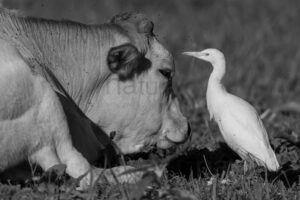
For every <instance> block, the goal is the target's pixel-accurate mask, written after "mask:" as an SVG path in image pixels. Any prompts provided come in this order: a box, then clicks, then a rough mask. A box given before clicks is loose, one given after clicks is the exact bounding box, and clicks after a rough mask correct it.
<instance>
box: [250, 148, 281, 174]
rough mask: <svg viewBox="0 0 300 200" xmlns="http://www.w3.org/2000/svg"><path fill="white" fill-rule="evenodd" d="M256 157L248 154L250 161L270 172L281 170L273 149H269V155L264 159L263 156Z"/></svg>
mask: <svg viewBox="0 0 300 200" xmlns="http://www.w3.org/2000/svg"><path fill="white" fill-rule="evenodd" d="M261 155H262V154H260V156H254V155H253V154H251V153H248V157H249V158H250V160H253V161H255V162H256V164H257V165H259V166H264V167H266V168H267V169H268V170H269V171H272V172H276V171H278V170H279V168H280V165H279V163H278V161H277V158H276V155H275V153H274V151H273V149H272V148H271V147H269V148H268V149H267V153H266V154H265V156H264V157H262V156H261Z"/></svg>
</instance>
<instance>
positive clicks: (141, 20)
mask: <svg viewBox="0 0 300 200" xmlns="http://www.w3.org/2000/svg"><path fill="white" fill-rule="evenodd" d="M111 23H112V24H117V25H118V26H120V27H121V28H122V29H123V31H125V33H126V35H127V36H128V37H129V38H130V40H131V41H132V43H133V44H134V45H135V46H136V47H137V48H138V49H139V50H140V51H141V52H142V53H146V52H147V50H148V48H149V45H150V43H151V40H152V39H153V38H154V34H153V23H152V22H151V21H150V20H149V19H147V18H146V17H145V15H143V14H140V13H135V12H133V13H123V14H119V15H117V16H115V17H113V18H112V20H111Z"/></svg>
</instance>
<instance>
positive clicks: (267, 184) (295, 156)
mask: <svg viewBox="0 0 300 200" xmlns="http://www.w3.org/2000/svg"><path fill="white" fill-rule="evenodd" d="M20 2H21V1H19V2H18V1H17V0H10V1H7V2H6V5H7V6H10V7H19V8H22V9H23V10H26V11H27V13H28V14H30V15H34V16H42V17H47V18H56V19H62V18H67V19H72V20H76V21H81V22H86V23H102V22H105V21H107V20H108V19H109V18H111V17H112V16H113V15H115V14H117V13H119V12H124V11H141V12H143V13H145V14H147V15H148V16H149V18H151V19H152V20H153V21H154V23H155V32H156V34H157V35H158V37H159V39H160V40H161V41H162V43H163V44H165V46H167V47H168V48H169V49H170V51H171V52H172V53H173V55H174V57H175V59H176V67H177V75H176V79H175V84H176V88H177V91H178V95H179V97H180V99H181V103H182V106H183V110H184V112H185V113H186V115H187V116H188V117H189V120H190V122H191V124H192V130H193V139H192V145H190V146H189V148H188V151H187V152H185V153H184V154H183V155H181V156H180V157H179V158H177V159H176V160H174V161H173V162H171V164H170V165H169V167H168V168H167V171H166V172H165V174H164V176H163V178H162V180H160V181H153V180H152V179H153V178H154V177H153V176H151V175H149V176H148V177H146V178H145V179H143V180H142V182H141V183H140V184H138V185H124V186H118V187H115V186H108V185H100V186H98V187H97V188H96V189H93V190H91V191H89V192H87V193H80V192H77V191H75V190H74V189H73V188H72V184H71V183H70V184H68V183H64V181H63V183H61V181H59V182H60V183H61V184H55V181H54V182H51V183H50V182H49V183H48V182H47V181H46V182H43V183H31V184H30V185H29V186H28V187H22V188H20V186H18V185H17V186H16V185H7V184H6V185H1V186H0V199H2V198H4V197H6V198H8V197H15V198H23V199H26V197H27V198H35V199H42V198H48V199H70V198H78V199H87V198H96V199H130V198H131V199H134V198H136V199H138V198H140V197H141V195H142V196H143V197H142V198H143V199H250V200H258V199H300V186H299V174H300V159H299V155H300V154H299V153H300V148H299V147H300V140H299V136H300V123H299V119H300V114H298V113H297V112H294V111H293V110H295V109H292V111H288V110H286V109H283V111H282V108H284V107H282V106H283V105H285V104H287V103H289V102H294V101H296V102H297V101H298V102H300V82H299V80H300V78H299V77H300V69H299V65H300V45H299V41H300V22H299V18H300V2H298V1H297V0H287V1H282V0H264V1H260V0H244V1H240V0H223V1H217V0H186V1H182V0H173V1H159V0H155V1H150V0H148V1H140V0H131V1H122V0H118V1H110V0H105V1H96V0H94V1H92V0H91V1H85V2H84V3H82V1H80V0H73V1H71V0H68V1H67V0H66V1H59V0H53V1H47V0H40V1H33V0H26V1H22V2H21V3H20ZM80 2H81V3H80ZM207 47H215V48H219V49H221V50H222V51H223V52H224V53H225V55H226V57H227V66H228V67H227V74H226V77H225V82H224V83H225V84H226V87H227V89H228V90H229V91H230V92H232V93H234V94H236V95H238V96H240V97H242V98H244V99H247V100H248V101H249V102H250V103H251V104H252V105H254V106H255V107H256V109H257V110H258V111H259V112H260V113H265V114H266V115H265V117H264V124H265V126H266V128H267V130H268V133H269V135H270V138H271V143H272V145H273V147H274V149H275V151H276V154H277V157H278V160H279V162H280V164H281V165H282V166H283V170H282V171H281V172H279V173H277V174H265V172H264V171H263V170H261V169H257V170H255V171H253V172H250V173H248V174H246V175H244V174H243V172H242V164H241V163H237V162H236V161H235V160H236V159H237V158H238V157H237V156H236V155H235V154H234V153H233V152H231V151H230V150H229V149H228V148H227V147H226V146H225V145H223V144H222V141H223V140H222V137H221V136H220V134H219V131H218V128H217V127H216V125H215V124H214V123H211V122H209V120H208V113H207V110H206V107H205V90H206V84H207V79H208V76H209V73H210V71H211V68H210V67H209V65H208V64H206V63H203V62H201V61H198V60H195V59H191V58H188V57H184V56H182V55H181V54H180V53H181V52H182V51H185V50H201V49H204V48H207ZM212 177H213V178H212ZM150 183H151V184H150Z"/></svg>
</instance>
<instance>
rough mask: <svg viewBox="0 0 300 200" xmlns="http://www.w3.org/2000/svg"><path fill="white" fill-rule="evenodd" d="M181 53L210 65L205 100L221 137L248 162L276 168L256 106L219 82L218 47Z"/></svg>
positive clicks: (221, 70) (221, 73) (222, 68)
mask: <svg viewBox="0 0 300 200" xmlns="http://www.w3.org/2000/svg"><path fill="white" fill-rule="evenodd" d="M183 54H185V55H189V56H194V57H196V58H199V59H202V60H205V61H208V62H210V63H211V64H212V66H213V71H212V73H211V75H210V77H209V81H208V86H207V92H206V100H207V107H208V111H209V114H210V118H211V119H214V120H215V121H216V122H217V124H218V126H219V129H220V131H221V133H222V135H223V137H224V140H225V141H226V143H227V144H228V146H229V147H230V148H232V149H233V150H234V151H235V152H236V153H237V154H238V155H239V156H240V157H241V158H242V159H243V160H245V170H247V163H248V164H251V163H253V161H255V162H256V163H257V164H258V165H260V166H264V167H266V168H268V169H269V170H270V171H277V170H278V169H279V164H278V161H277V159H276V155H275V153H274V151H273V150H272V148H271V146H270V143H269V138H268V134H267V132H266V130H265V128H264V126H263V123H262V121H261V119H260V118H259V116H258V115H257V113H256V111H255V109H254V108H253V107H252V106H251V105H250V104H249V103H248V102H246V101H244V100H243V99H241V98H239V97H237V96H234V95H232V94H229V93H228V92H227V91H226V89H225V88H224V87H223V85H222V82H221V81H222V78H223V76H224V75H225V68H226V63H225V58H224V55H223V53H222V52H220V51H219V50H217V49H205V50H203V51H201V52H184V53H183Z"/></svg>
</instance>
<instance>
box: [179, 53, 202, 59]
mask: <svg viewBox="0 0 300 200" xmlns="http://www.w3.org/2000/svg"><path fill="white" fill-rule="evenodd" d="M182 54H183V55H187V56H192V57H196V58H199V57H200V56H201V54H200V53H199V52H188V51H186V52H183V53H182Z"/></svg>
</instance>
